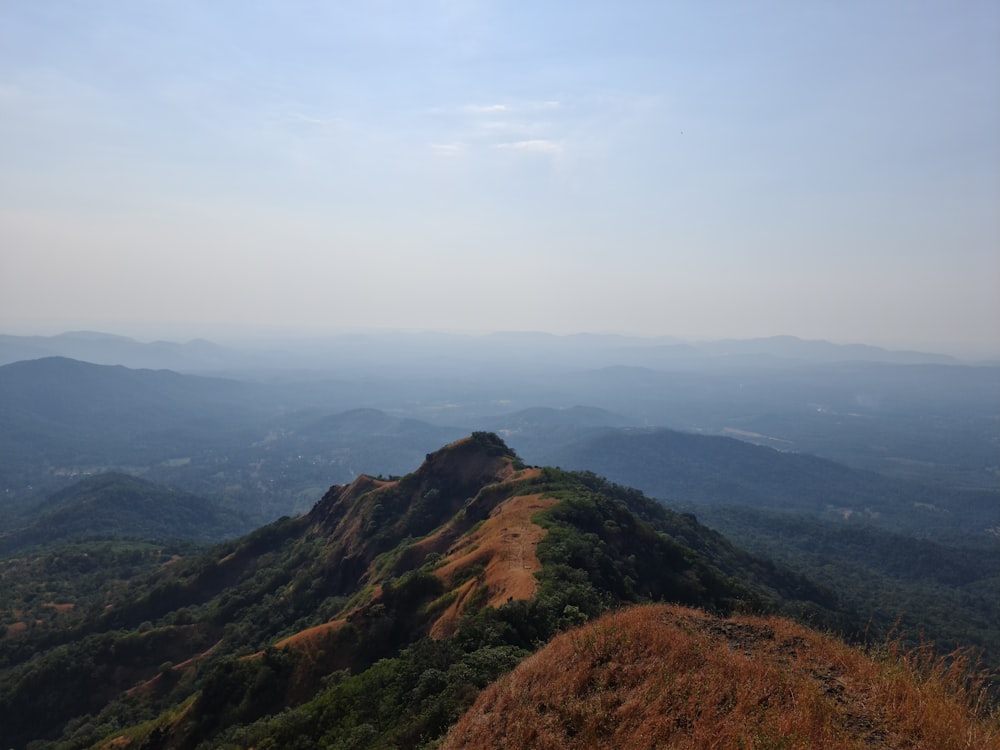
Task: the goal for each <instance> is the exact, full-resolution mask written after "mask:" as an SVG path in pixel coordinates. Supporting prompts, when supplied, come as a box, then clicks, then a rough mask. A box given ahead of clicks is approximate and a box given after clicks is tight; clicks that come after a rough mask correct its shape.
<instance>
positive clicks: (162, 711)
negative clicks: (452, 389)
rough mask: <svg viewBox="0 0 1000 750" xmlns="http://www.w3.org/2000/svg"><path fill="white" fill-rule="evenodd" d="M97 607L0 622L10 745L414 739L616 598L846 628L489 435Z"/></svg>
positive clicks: (442, 725)
mask: <svg viewBox="0 0 1000 750" xmlns="http://www.w3.org/2000/svg"><path fill="white" fill-rule="evenodd" d="M111 573H112V571H110V570H109V574H111ZM99 596H100V600H99V601H98V600H94V599H91V600H88V601H78V602H77V603H76V605H75V606H74V607H72V608H65V610H64V611H57V612H55V613H54V615H53V616H52V617H51V618H49V619H48V620H46V621H43V622H40V623H38V622H33V623H31V624H30V625H31V626H30V627H27V626H24V625H22V626H20V627H13V626H10V627H8V636H7V637H6V638H5V639H4V640H2V641H0V665H3V667H2V669H0V715H3V716H4V717H9V718H5V721H4V722H3V723H2V730H0V735H2V736H0V744H3V745H4V746H9V747H17V748H20V747H24V746H26V745H27V743H29V742H32V743H33V744H32V749H33V750H35V749H36V748H38V749H40V748H45V747H59V748H70V747H73V748H82V747H91V746H94V747H112V746H114V747H127V746H128V747H132V746H134V747H140V746H141V747H143V748H147V749H148V750H152V749H154V748H195V747H202V748H218V747H258V748H264V747H283V748H284V747H327V746H329V747H347V746H351V747H372V748H375V747H393V746H397V747H417V746H425V745H428V743H431V742H433V741H434V739H435V738H436V737H439V736H441V735H442V733H443V732H444V731H445V730H446V729H447V727H448V726H450V724H451V723H452V722H454V721H455V720H456V719H457V718H458V716H459V714H460V713H461V711H463V710H464V709H465V708H466V707H467V706H468V705H470V704H471V701H472V700H473V699H474V698H475V696H476V694H477V693H478V691H479V690H480V689H481V688H483V687H485V685H487V684H488V683H489V682H491V681H492V680H493V679H495V678H496V677H497V676H499V675H500V674H502V673H504V672H506V671H508V670H509V669H510V668H512V667H513V666H514V664H516V663H517V661H519V660H520V659H521V658H522V657H523V656H524V655H526V654H527V653H529V652H530V651H533V650H534V649H536V648H537V647H538V646H539V645H541V644H542V643H544V642H545V641H547V640H548V639H549V638H551V637H552V635H553V634H555V633H556V632H558V631H560V630H562V629H565V628H567V627H571V626H573V625H576V624H578V623H581V622H584V621H586V620H588V619H590V618H592V617H594V616H596V615H598V614H600V613H602V612H604V611H606V610H608V609H610V608H615V607H618V606H620V605H622V604H625V603H633V602H645V601H661V600H664V601H676V602H681V603H684V604H688V605H695V606H700V607H704V608H707V609H710V610H712V611H716V612H719V613H727V612H732V611H734V610H750V611H762V612H785V613H789V614H793V615H795V616H797V617H800V618H802V619H805V620H808V621H810V622H813V623H815V624H819V625H822V626H823V627H826V628H836V629H840V630H842V631H844V630H847V631H850V630H853V629H855V628H856V627H857V626H858V623H857V622H856V621H855V620H853V619H852V618H851V616H850V615H849V614H847V613H845V612H844V611H843V609H842V608H841V607H840V605H839V604H838V602H837V600H836V598H835V597H834V596H832V595H831V594H830V593H829V592H828V591H827V590H824V589H822V588H820V587H817V586H815V585H813V584H811V583H809V582H808V581H807V580H805V579H803V578H801V577H800V576H796V575H793V574H791V573H790V572H788V571H787V570H784V569H782V568H780V567H778V566H775V565H774V564H771V563H768V562H766V561H765V560H763V559H760V558H755V557H752V556H750V555H748V554H746V553H744V552H741V551H740V550H738V549H736V548H735V547H733V546H732V545H731V544H729V543H728V542H727V541H726V540H725V539H724V538H722V537H721V536H719V535H718V534H717V533H715V532H712V531H710V530H708V529H706V528H705V527H703V526H701V525H700V524H698V523H697V522H696V521H695V520H694V518H693V517H692V516H685V515H681V514H677V513H674V512H671V511H668V510H666V509H664V508H663V507H662V506H660V505H658V504H656V503H654V502H653V501H651V500H648V499H647V498H645V497H644V496H643V495H642V494H641V493H638V492H636V491H633V490H627V489H624V488H620V487H617V486H614V485H610V484H608V483H607V482H604V481H603V480H600V479H598V478H597V477H595V476H593V475H586V474H583V475H579V474H572V473H566V472H563V471H560V470H556V469H549V468H541V469H539V468H532V467H527V466H524V465H523V464H521V462H520V461H519V460H518V459H517V457H516V456H515V455H514V454H513V453H512V452H511V451H510V450H509V448H507V446H506V445H504V443H503V442H502V441H500V440H499V438H497V437H496V436H495V435H492V434H489V433H474V434H473V436H472V437H471V438H466V439H464V440H461V441H459V442H457V443H453V444H451V445H449V446H447V447H445V448H443V449H441V450H439V451H436V452H435V453H432V454H430V455H428V456H427V460H426V461H425V462H424V464H423V465H422V466H421V467H420V468H419V469H418V470H417V471H416V472H414V473H412V474H408V475H406V476H403V477H401V478H399V479H397V480H391V481H389V480H379V479H374V478H371V477H367V476H362V477H360V478H359V479H358V480H357V481H355V482H353V483H352V484H350V485H338V486H335V487H333V488H331V490H330V491H329V492H328V493H327V494H326V495H325V496H324V497H323V499H322V500H320V501H319V502H318V503H317V504H316V506H315V507H314V508H313V510H312V511H311V512H310V513H308V514H306V515H303V516H300V517H298V518H287V519H283V520H280V521H278V522H276V523H273V524H270V525H268V526H265V527H263V528H261V529H259V530H258V531H255V532H253V533H252V534H250V535H248V536H246V537H243V538H241V539H238V540H234V541H231V542H226V543H224V544H222V545H220V546H216V547H213V548H211V549H209V550H207V551H206V552H204V553H200V554H189V555H186V556H182V557H176V558H174V559H172V560H170V561H168V563H167V564H165V565H163V566H162V567H160V568H159V569H157V570H155V571H153V572H150V573H145V574H139V575H137V576H135V577H133V578H131V579H130V580H128V581H127V582H123V583H122V584H121V585H120V586H118V587H116V588H114V589H104V590H101V591H100V592H99ZM318 738H323V739H322V741H320V740H319V739H318Z"/></svg>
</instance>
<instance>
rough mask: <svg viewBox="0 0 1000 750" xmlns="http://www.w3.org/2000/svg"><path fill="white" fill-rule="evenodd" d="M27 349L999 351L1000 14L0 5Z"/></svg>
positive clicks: (924, 9) (11, 209)
mask: <svg viewBox="0 0 1000 750" xmlns="http://www.w3.org/2000/svg"><path fill="white" fill-rule="evenodd" d="M0 253H2V255H0V331H2V332H9V333H31V332H40V333H41V332H45V333H47V332H55V331H57V330H63V329H71V328H99V329H102V330H109V331H112V332H118V333H129V334H133V335H136V334H139V335H142V333H143V332H149V335H162V334H163V333H165V332H169V333H171V334H173V335H176V336H181V337H191V336H198V335H212V334H213V333H214V332H217V331H220V330H223V329H224V328H225V327H227V326H241V327H254V326H267V327H268V328H271V329H283V328H289V329H293V328H309V329H313V330H318V329H343V328H350V329H357V328H393V329H445V330H483V331H485V330H495V329H503V330H547V331H553V332H567V333H568V332H578V331H621V332H630V333H639V334H678V335H695V336H705V337H729V336H738V337H744V336H761V335H772V334H779V333H781V334H793V335H798V336H802V337H807V338H828V339H832V340H835V341H858V342H866V343H876V344H883V345H891V346H907V347H911V346H919V347H923V348H934V349H936V350H940V351H952V352H959V353H967V352H976V353H979V352H985V351H993V352H997V351H1000V3H997V2H996V1H995V0H983V1H982V2H974V1H962V0H957V1H956V0H948V1H947V2H945V1H942V2H919V1H910V0H906V1H903V2H888V1H881V0H864V1H863V2H841V1H839V0H838V1H837V2H833V1H832V0H806V1H799V0H788V1H787V2H763V1H761V2H757V1H754V0H747V1H745V2H734V3H729V2H668V1H667V0H663V2H653V1H650V2H641V3H640V2H633V3H619V2H602V3H596V2H593V3H592V2H580V1H577V0H574V1H573V2H551V1H546V2H535V1H527V0H525V1H524V2H444V1H442V2H403V1H400V2H374V1H373V2H361V3H347V2H295V1H285V2H278V1H277V0H274V1H273V2H270V1H267V0H261V1H259V2H250V1H248V0H239V1H238V2H221V1H216V0H198V2H194V1H193V0H191V1H190V2H185V1H174V0H171V1H167V0H161V1H157V0H142V1H141V2H134V1H132V0H120V1H113V0H111V1H107V2H102V1H101V0H76V1H73V2H59V1H58V0H0Z"/></svg>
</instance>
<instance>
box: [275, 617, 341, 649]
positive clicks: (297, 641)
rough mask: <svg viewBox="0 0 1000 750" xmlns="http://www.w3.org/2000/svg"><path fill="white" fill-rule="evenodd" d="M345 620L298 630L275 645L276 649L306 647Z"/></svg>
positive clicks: (339, 625)
mask: <svg viewBox="0 0 1000 750" xmlns="http://www.w3.org/2000/svg"><path fill="white" fill-rule="evenodd" d="M346 622H347V620H346V619H340V620H331V621H330V622H324V623H322V624H321V625H314V626H313V627H311V628H306V629H305V630H300V631H299V632H298V633H295V634H294V635H290V636H288V637H287V638H283V639H282V640H280V641H278V642H277V643H275V644H274V645H275V647H277V648H285V647H286V646H295V647H298V648H302V647H308V646H309V645H311V644H312V643H313V642H314V641H316V640H317V639H318V638H320V637H322V636H323V635H325V634H326V633H329V632H331V631H333V630H336V629H337V628H339V627H341V626H342V625H343V624H344V623H346Z"/></svg>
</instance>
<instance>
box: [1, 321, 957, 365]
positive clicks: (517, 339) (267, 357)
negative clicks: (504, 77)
mask: <svg viewBox="0 0 1000 750" xmlns="http://www.w3.org/2000/svg"><path fill="white" fill-rule="evenodd" d="M53 356H58V357H69V358H71V359H79V360H83V361H86V362H92V363H95V364H109V365H124V366H126V367H131V368H136V369H144V368H146V369H171V370H177V371H179V372H189V373H212V372H217V373H229V374H234V373H237V372H240V371H243V372H247V371H259V372H263V371H267V372H276V371H279V370H282V369H283V370H287V371H294V370H297V369H298V370H320V369H325V370H343V369H345V368H346V369H351V370H357V369H358V368H364V367H372V366H374V367H381V366H385V365H387V364H390V363H393V362H398V361H400V360H403V361H407V360H408V361H409V362H410V364H411V367H412V368H413V369H414V370H419V371H421V372H423V371H434V370H437V369H439V368H437V367H435V363H437V364H438V365H440V364H442V363H444V364H446V366H448V367H451V368H455V367H458V368H459V369H460V370H461V368H462V367H464V366H469V365H471V366H472V367H473V368H475V367H483V366H489V367H503V365H504V363H509V362H510V361H512V360H528V359H530V360H532V361H535V362H536V363H538V364H539V365H540V366H544V367H552V366H571V367H603V366H609V365H630V366H642V367H653V368H659V367H681V368H689V367H692V366H695V367H702V366H706V365H709V364H710V365H713V366H718V365H724V364H727V363H729V364H731V365H740V366H745V365H753V364H755V363H756V364H764V365H766V364H769V363H770V364H773V362H774V361H780V360H787V361H788V362H796V361H798V362H811V363H829V362H853V361H865V362H881V363H893V364H957V362H958V360H956V359H955V358H953V357H950V356H947V355H941V354H932V353H926V352H915V351H894V350H889V349H883V348H880V347H875V346H867V345H862V344H833V343H830V342H829V341H816V340H804V339H800V338H796V337H794V336H773V337H769V338H758V339H745V340H737V339H730V340H722V341H698V342H679V341H677V340H676V339H670V338H664V337H660V338H643V337H636V336H619V335H595V334H578V335H570V336H557V335H553V334H545V333H519V332H504V333H494V334H489V335H483V336H472V335H465V336H460V335H445V334H434V333H410V334H406V333H386V334H369V335H362V334H343V335H332V336H326V337H323V338H311V339H289V340H284V341H273V342H266V341H261V342H258V343H247V344H242V345H239V346H232V345H230V346H220V345H218V344H214V343H212V342H210V341H206V340H204V339H195V340H192V341H188V342H184V343H177V342H170V341H153V342H148V343H147V342H140V341H137V340H135V339H132V338H128V337H126V336H118V335H114V334H108V333H100V332H94V331H71V332H67V333H61V334H58V335H55V336H13V335H0V365H2V364H7V363H10V362H16V361H19V360H24V359H40V358H43V357H53Z"/></svg>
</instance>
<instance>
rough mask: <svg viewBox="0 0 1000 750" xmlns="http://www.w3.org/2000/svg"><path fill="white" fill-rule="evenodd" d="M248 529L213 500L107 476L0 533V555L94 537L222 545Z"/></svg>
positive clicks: (61, 496)
mask: <svg viewBox="0 0 1000 750" xmlns="http://www.w3.org/2000/svg"><path fill="white" fill-rule="evenodd" d="M249 529H250V526H249V524H248V522H247V520H246V519H245V518H242V517H240V516H239V515H237V514H235V513H233V512H232V511H228V510H225V509H223V508H221V507H219V505H218V504H217V503H215V502H213V501H211V500H208V499H206V498H203V497H198V496H197V495H192V494H190V493H187V492H182V491H180V490H176V489H172V488H169V487H163V486H160V485H157V484H154V483H152V482H147V481H145V480H142V479H139V478H137V477H132V476H128V475H125V474H118V473H114V472H109V473H106V474H100V475H98V476H94V477H88V478H86V479H83V480H81V481H79V482H77V483H75V484H73V485H71V486H69V487H67V488H66V489H64V490H61V491H60V492H57V493H55V494H54V495H52V496H51V497H50V498H49V499H48V500H47V501H45V502H44V503H42V504H41V505H39V506H38V507H36V508H34V509H32V512H31V514H30V520H29V521H28V522H27V523H25V524H24V525H23V526H21V527H19V528H12V529H10V530H6V531H3V532H0V554H6V555H9V554H11V553H13V552H16V551H18V550H21V549H23V548H25V547H29V546H33V545H41V544H55V543H60V542H70V541H82V540H94V539H144V540H160V539H178V540H179V539H184V540H190V541H203V542H208V541H220V540H222V539H226V538H231V537H235V536H238V535H240V534H243V533H246V532H247V531H249Z"/></svg>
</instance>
